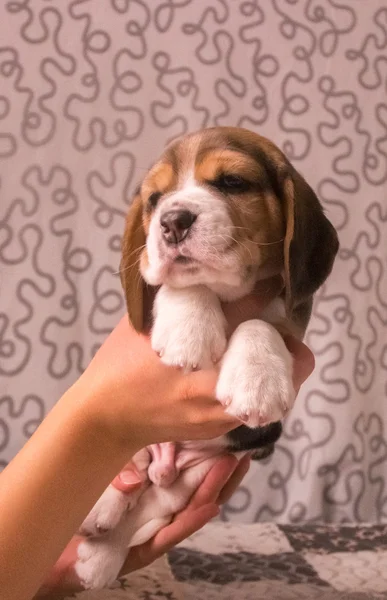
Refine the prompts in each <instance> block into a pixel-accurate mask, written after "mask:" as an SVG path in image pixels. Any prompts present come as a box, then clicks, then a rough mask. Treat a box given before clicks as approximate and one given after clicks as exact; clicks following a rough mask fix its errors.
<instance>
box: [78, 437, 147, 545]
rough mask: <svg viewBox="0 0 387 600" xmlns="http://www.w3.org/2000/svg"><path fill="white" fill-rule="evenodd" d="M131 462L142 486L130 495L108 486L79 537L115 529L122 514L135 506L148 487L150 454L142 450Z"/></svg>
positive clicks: (82, 526) (85, 522)
mask: <svg viewBox="0 0 387 600" xmlns="http://www.w3.org/2000/svg"><path fill="white" fill-rule="evenodd" d="M132 462H133V464H134V466H135V467H136V470H137V473H138V474H139V476H140V478H141V479H142V485H141V486H140V487H138V488H137V489H135V490H134V491H132V492H130V493H128V492H121V491H120V490H117V488H115V487H114V486H113V485H109V487H107V488H106V490H105V491H104V493H103V494H102V496H101V497H100V498H99V499H98V501H97V502H96V503H95V505H94V506H93V508H92V509H91V511H90V512H89V514H88V515H87V517H86V519H85V520H84V521H83V523H82V525H81V527H80V528H79V533H80V534H81V535H84V536H86V537H90V536H99V535H103V534H105V533H107V532H108V531H111V530H112V529H115V528H116V527H117V525H118V524H119V523H120V521H121V520H122V517H123V516H124V514H125V513H126V512H127V511H128V510H131V509H132V508H134V507H135V506H136V504H137V502H138V499H139V498H140V496H141V494H143V493H144V490H145V489H146V487H147V486H148V485H149V480H148V465H149V463H150V453H149V452H148V450H147V449H146V448H144V449H143V450H140V451H139V452H137V453H136V454H135V455H134V457H133V459H132Z"/></svg>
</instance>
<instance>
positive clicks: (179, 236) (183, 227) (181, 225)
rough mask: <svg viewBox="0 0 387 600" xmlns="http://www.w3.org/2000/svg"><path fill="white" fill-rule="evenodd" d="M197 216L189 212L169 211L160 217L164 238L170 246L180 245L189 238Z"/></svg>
mask: <svg viewBox="0 0 387 600" xmlns="http://www.w3.org/2000/svg"><path fill="white" fill-rule="evenodd" d="M196 217H197V215H194V214H193V213H191V212H190V211H189V210H168V211H167V212H165V213H164V214H163V215H161V217H160V225H161V230H162V232H163V237H164V239H165V241H166V242H167V243H168V244H179V243H180V242H182V241H183V240H184V238H185V237H186V236H187V234H188V231H189V228H190V227H191V225H192V224H193V223H194V222H195V221H196Z"/></svg>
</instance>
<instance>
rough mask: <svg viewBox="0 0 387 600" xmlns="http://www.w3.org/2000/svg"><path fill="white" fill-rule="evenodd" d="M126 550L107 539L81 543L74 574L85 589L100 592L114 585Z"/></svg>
mask: <svg viewBox="0 0 387 600" xmlns="http://www.w3.org/2000/svg"><path fill="white" fill-rule="evenodd" d="M126 554H127V548H125V547H122V546H121V545H118V544H116V543H114V541H113V540H108V539H103V540H102V539H94V540H93V539H91V540H86V541H85V542H81V543H80V544H79V547H78V560H77V561H76V563H75V567H74V568H75V572H76V574H77V575H78V577H79V579H80V582H81V584H82V585H83V587H84V588H85V589H88V590H90V589H93V590H100V589H102V588H104V587H106V586H109V585H111V584H112V583H114V582H115V581H116V579H117V577H118V575H119V572H120V570H121V567H122V565H123V564H124V561H125V558H126Z"/></svg>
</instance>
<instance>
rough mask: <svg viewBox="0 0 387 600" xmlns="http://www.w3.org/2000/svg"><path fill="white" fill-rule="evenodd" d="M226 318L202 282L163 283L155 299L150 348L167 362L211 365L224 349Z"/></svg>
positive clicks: (192, 366)
mask: <svg viewBox="0 0 387 600" xmlns="http://www.w3.org/2000/svg"><path fill="white" fill-rule="evenodd" d="M226 325H227V324H226V319H225V317H224V314H223V311H222V308H221V305H220V301H219V298H218V297H217V296H216V294H214V292H212V291H211V290H209V289H208V288H206V287H205V286H202V285H197V286H193V287H190V288H185V289H174V288H171V287H168V286H166V285H163V286H162V287H161V288H160V290H159V291H158V293H157V296H156V299H155V302H154V325H153V329H152V336H151V341H152V348H153V349H154V350H155V351H156V352H158V354H159V355H160V357H161V360H162V361H163V362H164V363H165V364H167V365H174V366H179V367H182V368H185V369H187V370H193V369H202V368H208V367H211V366H212V365H213V364H214V363H216V362H217V361H218V360H219V359H220V358H221V357H222V355H223V353H224V351H225V349H226Z"/></svg>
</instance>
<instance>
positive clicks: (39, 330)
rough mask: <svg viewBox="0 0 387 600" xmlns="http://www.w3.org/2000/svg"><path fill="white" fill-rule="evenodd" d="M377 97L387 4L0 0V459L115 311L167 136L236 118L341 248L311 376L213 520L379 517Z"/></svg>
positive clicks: (383, 469)
mask: <svg viewBox="0 0 387 600" xmlns="http://www.w3.org/2000/svg"><path fill="white" fill-rule="evenodd" d="M386 93H387V6H386V3H385V0H367V2H366V1H365V0H271V1H269V0H147V1H146V0H104V1H103V2H101V1H97V0H94V1H93V0H74V1H67V0H63V1H62V2H54V0H8V1H7V0H4V2H2V3H1V6H0V379H1V384H0V459H1V465H2V466H4V465H5V464H6V463H7V461H9V460H10V459H11V457H12V456H13V455H14V454H15V452H17V451H18V450H19V448H20V447H21V446H22V444H23V443H24V442H25V441H26V439H27V438H28V436H30V435H31V433H32V432H33V431H34V429H35V427H36V426H37V424H38V423H39V422H40V421H41V419H42V418H43V416H44V414H46V412H47V411H48V410H49V409H50V407H51V406H52V405H53V404H54V403H55V401H56V400H57V399H58V397H59V396H60V395H61V394H62V393H63V392H64V391H65V389H66V388H67V387H68V386H69V385H70V384H71V383H72V382H73V381H74V380H75V379H76V378H77V376H78V375H79V374H80V373H81V372H82V370H83V369H84V368H85V366H86V365H87V363H88V361H89V360H90V358H91V357H92V355H93V353H94V352H95V350H96V348H97V347H98V346H99V345H100V344H101V342H102V341H103V339H104V338H105V336H106V335H107V334H108V332H109V331H110V330H111V329H112V327H113V326H114V325H115V323H116V322H117V320H118V318H119V317H120V316H121V315H122V314H123V312H124V303H123V297H122V292H121V288H120V283H119V277H118V276H117V274H116V272H117V269H118V264H119V257H120V238H121V234H122V231H123V227H124V216H125V214H126V212H127V209H128V206H129V203H130V198H131V193H132V191H133V189H134V186H135V185H136V183H138V181H139V180H140V179H141V177H142V175H143V174H144V172H145V171H146V169H147V168H148V166H149V165H150V164H151V162H152V161H153V160H154V159H155V158H156V157H157V156H158V154H159V153H160V151H161V150H162V148H163V146H164V145H165V143H166V142H168V141H169V140H171V139H172V138H174V137H176V136H178V135H181V134H184V133H185V132H188V131H192V130H195V129H198V128H201V127H206V126H211V125H240V126H243V127H247V128H250V129H253V130H255V131H257V132H260V133H262V134H263V135H266V136H268V137H270V138H272V139H273V140H274V141H275V142H276V143H277V144H278V145H279V146H280V147H281V148H282V149H283V150H284V151H285V153H286V154H287V156H288V157H289V158H290V160H292V161H293V163H294V165H295V166H296V168H297V169H299V170H300V171H301V172H302V173H303V174H304V176H305V177H306V179H307V180H308V181H309V182H310V183H311V184H312V185H313V186H314V187H315V189H316V190H317V192H318V194H319V197H320V198H321V200H322V201H323V203H324V206H325V208H326V211H327V214H328V215H329V217H330V219H331V220H332V222H333V223H334V224H335V226H336V227H337V229H338V230H339V234H340V240H341V251H340V255H339V258H338V260H337V263H336V266H335V269H334V272H333V275H332V277H331V278H330V280H329V282H328V283H327V284H326V285H325V287H324V288H323V289H322V290H321V292H320V293H319V295H318V298H317V300H316V304H315V308H314V315H313V319H312V321H311V324H310V327H309V332H308V336H307V341H308V343H309V345H310V346H311V348H312V349H313V350H314V352H315V354H316V359H317V366H316V370H315V373H314V374H313V376H312V377H311V378H310V380H309V381H308V382H307V384H305V386H304V388H303V390H302V392H301V394H300V396H299V399H298V402H297V406H296V408H295V410H294V411H293V413H292V415H291V416H290V417H289V419H288V422H287V425H286V430H285V434H284V436H283V438H282V439H281V441H280V443H279V444H278V447H277V451H276V453H275V455H274V456H273V457H272V458H270V459H269V460H268V462H267V463H265V464H260V465H254V466H253V467H252V468H251V471H250V473H249V475H248V476H247V477H246V480H245V481H244V482H243V485H242V486H241V488H240V489H239V491H238V492H237V493H236V494H235V496H234V497H233V499H232V500H231V501H230V503H229V504H228V505H227V506H226V507H225V509H224V511H223V514H222V517H223V518H224V519H226V520H232V519H237V520H244V521H262V520H278V521H283V522H290V523H298V522H300V521H321V520H325V521H383V520H386V519H387V431H386V417H387V402H386V392H387V336H386V325H387V275H386V256H387V252H386V251H387V242H386V240H387V204H386V202H387V201H386V198H387V183H386V182H387V96H386Z"/></svg>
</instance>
